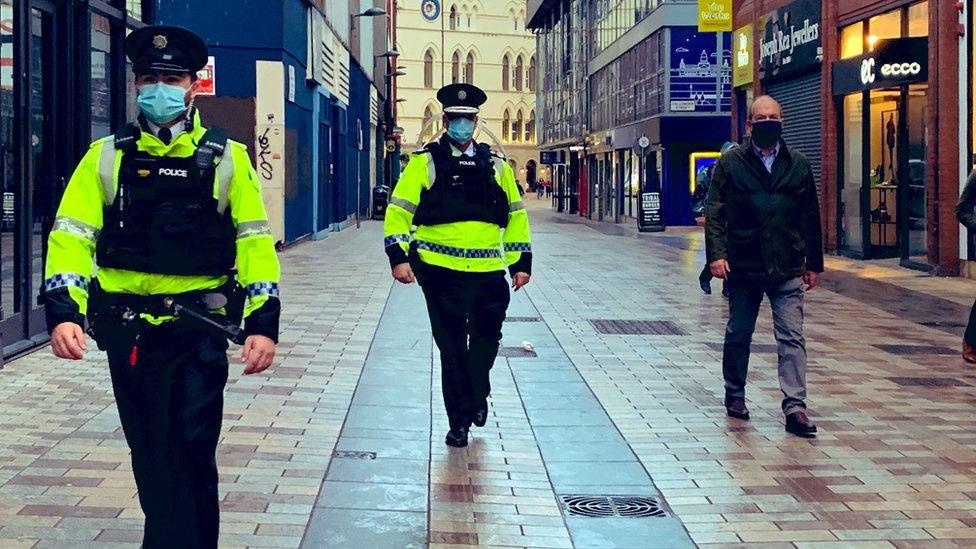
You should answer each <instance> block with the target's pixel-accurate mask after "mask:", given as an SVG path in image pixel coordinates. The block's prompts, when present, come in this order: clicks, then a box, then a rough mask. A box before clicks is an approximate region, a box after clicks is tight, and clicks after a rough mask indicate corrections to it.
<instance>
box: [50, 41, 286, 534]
mask: <svg viewBox="0 0 976 549" xmlns="http://www.w3.org/2000/svg"><path fill="white" fill-rule="evenodd" d="M126 54H127V55H128V57H129V59H130V60H131V61H132V64H133V70H134V73H135V85H136V91H137V94H138V104H139V108H140V110H141V114H140V115H139V118H138V123H135V124H129V125H126V126H124V127H123V128H122V129H120V130H119V131H118V133H116V134H115V135H114V136H110V137H107V138H105V139H101V140H99V141H96V142H95V143H93V144H92V146H91V148H90V149H89V150H88V153H87V154H86V155H85V156H84V158H83V159H82V160H81V163H80V164H79V165H78V168H77V169H76V170H75V172H74V174H73V175H72V177H71V180H70V182H69V183H68V186H67V189H66V190H65V193H64V197H63V199H62V200H61V205H60V208H59V209H58V213H57V217H56V219H55V222H54V227H53V229H52V231H51V235H50V240H49V247H48V255H47V264H46V273H45V277H46V283H45V294H44V301H45V308H46V313H47V322H48V329H49V330H50V331H51V332H52V334H51V343H52V347H53V350H54V353H55V354H56V355H57V356H59V357H61V358H67V359H75V360H78V359H81V358H83V357H84V354H85V351H86V349H87V344H86V341H85V332H84V331H83V328H82V327H83V326H84V325H85V317H86V315H87V317H88V320H89V321H90V322H89V323H90V325H91V333H92V335H93V336H94V338H95V340H96V342H97V343H98V347H99V349H102V350H104V351H106V352H107V354H108V362H109V370H110V372H111V377H112V388H113V390H114V393H115V400H116V402H117V404H118V410H119V418H120V419H121V421H122V429H123V431H124V433H125V438H126V441H127V442H128V445H129V448H130V449H131V451H132V471H133V474H134V476H135V480H136V486H137V487H138V491H139V503H140V504H141V506H142V510H143V512H144V513H145V516H146V521H145V528H144V537H143V547H147V548H149V547H216V546H217V538H218V524H219V510H218V501H219V500H218V492H217V463H216V449H217V441H218V438H219V436H220V427H221V420H222V414H223V405H224V402H223V391H224V386H225V384H226V382H227V376H228V360H227V347H228V342H227V339H231V340H233V341H235V342H236V343H241V344H243V345H244V350H243V355H242V357H241V360H242V362H244V363H246V365H245V368H244V373H245V374H254V373H258V372H262V371H264V370H265V369H267V368H268V367H269V366H270V365H271V362H272V361H273V359H274V355H275V346H276V343H277V340H278V320H279V315H280V305H279V301H278V279H279V274H280V267H279V264H278V259H277V256H276V254H275V249H274V240H273V238H272V236H271V231H270V230H269V227H268V221H267V215H266V213H265V208H264V203H263V201H262V198H261V188H260V185H259V181H258V177H257V175H256V173H255V171H254V168H253V167H252V166H251V161H250V158H249V157H248V154H247V150H246V148H245V147H244V146H243V145H241V144H238V143H235V142H232V141H228V139H227V134H226V133H225V132H223V131H221V130H217V129H210V130H207V129H205V128H204V127H203V126H201V123H200V118H199V116H198V114H197V112H196V109H194V108H193V106H192V105H193V96H194V94H195V93H196V90H197V87H198V83H197V81H196V73H197V71H198V70H200V69H201V68H202V67H203V66H204V65H205V64H206V61H207V47H206V45H205V44H204V42H203V40H202V39H201V38H200V37H199V36H197V35H195V34H193V33H191V32H190V31H187V30H185V29H181V28H176V27H158V26H157V27H145V28H142V29H139V30H136V31H134V32H132V34H130V35H129V36H128V38H127V39H126ZM93 259H94V260H95V262H97V265H98V272H97V280H96V279H95V278H93V271H94V264H93ZM235 266H236V270H237V272H236V277H235V275H234V270H235ZM245 292H246V295H245ZM245 297H247V298H248V303H247V304H246V305H245V299H244V298H245ZM242 316H243V317H244V319H243V320H244V328H243V330H241V328H240V321H241V317H242Z"/></svg>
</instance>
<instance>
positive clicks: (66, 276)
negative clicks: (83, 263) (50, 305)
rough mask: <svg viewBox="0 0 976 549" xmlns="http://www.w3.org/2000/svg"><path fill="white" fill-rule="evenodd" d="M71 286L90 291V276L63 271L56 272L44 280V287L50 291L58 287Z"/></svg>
mask: <svg viewBox="0 0 976 549" xmlns="http://www.w3.org/2000/svg"><path fill="white" fill-rule="evenodd" d="M69 286H74V287H75V288H81V289H82V290H84V291H86V292H87V291H88V277H86V276H81V275H79V274H74V273H62V274H56V275H54V276H52V277H51V278H48V279H47V280H45V281H44V288H45V289H47V290H48V291H54V290H57V289H58V288H67V287H69Z"/></svg>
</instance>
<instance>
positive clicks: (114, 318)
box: [89, 281, 246, 348]
mask: <svg viewBox="0 0 976 549" xmlns="http://www.w3.org/2000/svg"><path fill="white" fill-rule="evenodd" d="M244 299H245V296H244V292H243V288H241V287H240V285H239V284H237V282H236V281H234V282H233V284H232V285H231V284H228V286H227V287H226V288H224V289H218V290H207V291H200V292H189V293H183V294H172V295H136V294H122V293H109V292H105V291H102V290H101V289H100V288H97V286H96V290H95V292H94V293H92V294H90V301H89V317H90V321H91V322H90V323H91V325H92V328H93V334H92V335H94V336H95V338H96V341H97V339H98V334H99V333H100V332H103V330H105V329H107V330H109V331H117V330H118V329H121V330H122V331H124V332H126V333H129V332H131V334H129V335H131V336H132V338H133V339H134V341H136V342H137V341H138V339H139V335H140V333H141V332H142V330H143V329H144V328H146V327H147V323H146V322H145V321H144V320H143V319H142V315H150V316H155V317H173V318H174V319H175V321H176V322H181V323H183V324H185V325H188V326H193V327H195V328H198V329H200V330H203V331H206V332H209V333H211V334H214V335H217V336H219V337H223V338H226V339H228V340H230V341H232V342H234V343H236V344H238V345H242V344H243V343H244V340H245V339H246V334H245V333H244V330H243V329H241V325H240V324H241V314H242V313H243V310H244ZM221 309H222V310H223V311H224V312H225V313H226V314H219V313H217V312H215V311H218V310H221ZM113 326H114V327H115V328H113ZM100 346H101V345H100ZM133 348H135V346H134V347H133Z"/></svg>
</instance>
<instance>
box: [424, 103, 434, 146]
mask: <svg viewBox="0 0 976 549" xmlns="http://www.w3.org/2000/svg"><path fill="white" fill-rule="evenodd" d="M422 135H423V136H424V141H427V140H429V139H430V138H431V137H434V112H433V111H432V110H431V108H430V107H427V108H426V109H425V110H424V122H423V130H422Z"/></svg>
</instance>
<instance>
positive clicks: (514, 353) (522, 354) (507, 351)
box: [498, 347, 539, 358]
mask: <svg viewBox="0 0 976 549" xmlns="http://www.w3.org/2000/svg"><path fill="white" fill-rule="evenodd" d="M498 356H501V357H506V358H533V357H537V356H539V355H537V354H536V353H535V351H526V350H525V349H523V348H522V347H499V348H498Z"/></svg>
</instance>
